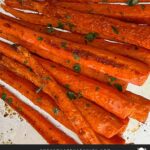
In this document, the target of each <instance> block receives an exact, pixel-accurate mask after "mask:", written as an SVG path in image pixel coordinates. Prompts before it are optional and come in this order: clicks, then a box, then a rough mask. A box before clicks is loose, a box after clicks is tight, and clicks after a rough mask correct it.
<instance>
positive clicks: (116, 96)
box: [0, 42, 132, 119]
mask: <svg viewBox="0 0 150 150" xmlns="http://www.w3.org/2000/svg"><path fill="white" fill-rule="evenodd" d="M19 51H20V53H19ZM26 51H27V50H25V51H24V49H23V48H21V46H20V47H19V48H18V52H16V51H14V50H13V49H12V47H10V46H9V45H7V44H4V43H2V42H1V43H0V52H1V53H3V54H4V55H6V56H8V57H10V58H13V59H15V60H17V61H19V62H20V63H22V64H24V62H25V61H27V62H28V63H26V65H27V66H30V67H31V68H32V69H33V70H37V72H38V70H40V75H41V77H42V78H43V79H44V78H45V77H50V78H51V76H52V77H55V78H56V77H57V74H55V76H54V74H53V72H52V71H51V70H50V69H51V68H50V69H49V70H48V72H49V73H50V74H47V72H46V71H45V70H44V69H41V68H42V66H41V64H39V63H37V62H38V61H36V59H34V58H33V57H32V56H31V55H29V54H27V53H28V52H26ZM23 55H24V56H23ZM47 66H48V68H49V63H47ZM43 67H44V66H43ZM45 69H47V68H45ZM45 72H46V73H45ZM55 72H56V70H55ZM70 73H71V72H70ZM59 74H60V73H59ZM73 77H74V78H73ZM73 77H71V78H68V80H67V83H65V82H66V81H65V80H62V79H59V80H61V83H65V84H68V81H70V79H71V81H70V84H71V83H72V84H74V83H75V84H76V85H74V86H72V88H73V89H72V90H75V91H79V92H83V91H82V90H83V89H84V88H83V86H84V84H85V83H86V84H85V86H88V89H89V90H90V93H91V90H92V91H93V92H92V93H93V94H87V93H86V92H85V93H84V96H86V98H88V99H90V100H92V101H94V102H96V103H97V104H99V105H100V106H102V107H104V108H105V109H107V110H108V111H110V110H111V112H112V113H114V114H115V115H117V116H118V117H120V118H122V119H124V118H126V117H127V116H129V114H130V113H131V111H132V104H131V103H130V102H129V101H128V100H127V99H126V97H125V96H123V94H121V93H119V92H118V91H117V90H114V89H113V88H110V87H108V86H106V85H103V84H98V83H97V84H96V82H94V81H93V82H94V84H92V83H91V84H90V81H91V80H90V79H89V82H87V81H88V79H86V80H87V81H86V80H85V81H82V84H81V82H79V80H78V78H79V77H80V78H81V79H84V77H81V76H80V75H78V78H76V75H74V76H73ZM57 78H58V77H57ZM64 79H67V78H65V75H64ZM76 80H77V81H76ZM73 81H74V83H73ZM51 82H52V83H53V82H54V81H53V80H52V79H51V80H50V83H51ZM40 83H41V84H43V83H42V81H40ZM52 83H51V84H52ZM53 84H54V83H53ZM80 84H81V85H80ZM95 84H96V85H97V86H98V87H99V88H103V94H102V91H100V92H99V91H95V88H96V87H95ZM46 85H47V83H46ZM79 85H80V86H81V87H82V88H83V89H82V88H81V89H78V87H80V86H79ZM45 87H46V86H45ZM110 91H113V92H114V93H113V94H110ZM54 93H55V92H54ZM88 93H89V92H88ZM98 93H99V94H100V95H101V94H102V95H101V96H103V98H101V96H99V97H98V96H96V97H95V94H96V95H97V94H98ZM55 94H56V95H57V93H55ZM107 94H108V95H109V96H108V95H107ZM90 95H91V96H90ZM51 96H54V95H51ZM99 99H100V100H99ZM110 100H111V101H113V102H114V104H113V105H112V104H111V105H109V104H110V103H109V101H110ZM116 105H117V107H119V108H120V109H119V110H118V109H116ZM122 108H123V109H122Z"/></svg>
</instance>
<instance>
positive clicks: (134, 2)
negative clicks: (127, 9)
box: [127, 0, 139, 6]
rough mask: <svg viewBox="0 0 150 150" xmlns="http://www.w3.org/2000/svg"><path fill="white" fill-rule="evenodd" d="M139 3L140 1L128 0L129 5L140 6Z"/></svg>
mask: <svg viewBox="0 0 150 150" xmlns="http://www.w3.org/2000/svg"><path fill="white" fill-rule="evenodd" d="M138 2H139V0H128V1H127V5H128V6H134V5H136V4H138Z"/></svg>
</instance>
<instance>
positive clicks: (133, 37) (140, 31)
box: [5, 3, 150, 49]
mask: <svg viewBox="0 0 150 150" xmlns="http://www.w3.org/2000/svg"><path fill="white" fill-rule="evenodd" d="M39 5H40V6H41V4H40V3H39ZM42 9H43V11H41V10H39V11H41V12H42V13H44V14H47V15H48V14H49V16H48V17H47V19H46V16H43V15H33V14H28V16H27V14H26V15H25V17H24V16H23V13H19V11H13V9H10V8H8V7H7V8H5V10H7V11H8V12H11V13H12V14H14V15H15V16H17V17H19V18H24V19H26V20H27V19H28V21H29V22H30V21H32V20H33V19H31V18H32V17H33V18H34V23H36V24H41V25H47V24H48V22H49V23H51V24H52V25H53V26H55V27H58V26H59V27H60V26H61V27H63V28H64V29H68V30H71V31H74V32H78V33H81V34H89V33H95V34H96V35H97V36H96V37H102V38H106V39H110V40H117V41H122V42H126V43H130V44H134V45H137V46H141V47H144V48H147V49H150V44H149V43H150V41H149V38H148V35H149V33H150V27H149V26H141V25H136V24H133V23H126V22H123V21H119V20H117V19H113V18H108V17H105V16H101V15H99V16H98V15H94V14H86V13H80V12H77V11H73V10H68V9H65V8H60V7H56V6H53V5H49V6H47V7H45V8H42ZM50 10H51V11H50ZM68 15H69V20H68V17H66V16H68ZM56 20H57V21H56ZM68 22H69V23H68ZM32 23H33V21H32Z"/></svg>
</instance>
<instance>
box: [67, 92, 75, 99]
mask: <svg viewBox="0 0 150 150" xmlns="http://www.w3.org/2000/svg"><path fill="white" fill-rule="evenodd" d="M67 96H68V98H69V99H70V100H75V99H76V98H77V96H76V94H75V93H74V92H71V91H67Z"/></svg>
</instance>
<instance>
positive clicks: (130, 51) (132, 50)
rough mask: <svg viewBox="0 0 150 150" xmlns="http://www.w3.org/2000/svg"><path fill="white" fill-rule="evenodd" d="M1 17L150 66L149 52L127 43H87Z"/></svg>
mask: <svg viewBox="0 0 150 150" xmlns="http://www.w3.org/2000/svg"><path fill="white" fill-rule="evenodd" d="M0 17H2V18H4V19H8V20H11V21H14V22H17V23H19V24H21V25H24V26H26V27H28V28H31V29H32V30H36V31H38V32H43V33H46V34H50V35H54V36H56V37H58V38H62V39H65V40H69V41H72V42H76V43H79V44H88V45H90V46H94V47H96V48H99V49H104V50H108V51H110V52H113V53H117V54H119V55H122V56H127V57H130V58H133V59H136V60H139V61H142V62H143V63H145V64H147V65H149V66H150V53H149V50H147V49H144V48H141V47H137V46H135V45H130V44H125V43H124V44H123V43H112V42H108V41H106V40H104V39H95V40H94V41H93V42H88V43H87V42H86V40H85V36H82V35H79V34H75V33H69V32H61V31H58V30H55V29H54V28H52V27H50V28H47V27H44V26H40V25H35V24H32V23H29V22H25V21H20V20H17V19H15V18H12V17H9V16H6V15H4V14H2V13H0ZM7 36H9V35H7ZM4 38H7V37H4ZM14 42H15V41H14ZM120 49H121V50H120ZM99 76H100V75H99ZM103 80H104V81H105V79H103ZM100 81H101V80H100ZM106 81H108V80H106ZM122 84H123V83H122Z"/></svg>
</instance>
